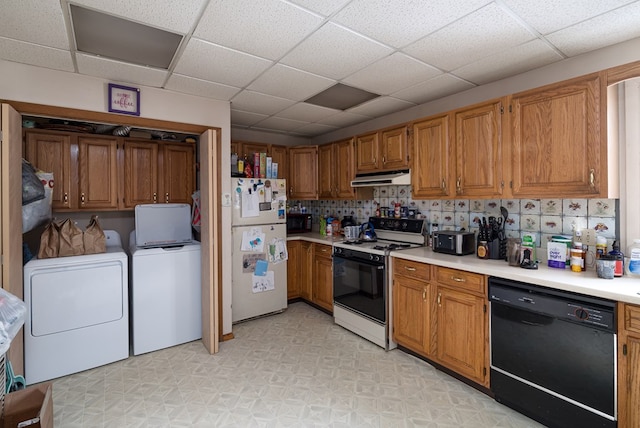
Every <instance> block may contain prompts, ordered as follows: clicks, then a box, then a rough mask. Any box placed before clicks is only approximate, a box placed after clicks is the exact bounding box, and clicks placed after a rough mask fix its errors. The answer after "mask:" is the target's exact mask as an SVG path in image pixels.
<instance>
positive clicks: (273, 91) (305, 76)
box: [247, 64, 337, 101]
mask: <svg viewBox="0 0 640 428" xmlns="http://www.w3.org/2000/svg"><path fill="white" fill-rule="evenodd" d="M335 83H337V82H336V81H335V80H332V79H327V78H324V77H320V76H316V75H315V74H311V73H307V72H306V71H301V70H296V69H295V68H291V67H287V66H285V65H280V64H278V65H276V66H274V67H271V68H270V69H269V70H267V71H266V72H264V73H263V74H262V75H261V76H260V77H258V78H257V79H256V80H255V81H254V82H253V83H251V85H249V86H248V87H247V89H251V90H254V91H257V92H262V93H265V94H269V95H274V96H277V97H282V98H288V99H290V100H294V101H304V100H306V99H307V98H309V97H311V96H312V95H315V94H317V93H318V92H321V91H324V90H325V89H327V88H328V87H330V86H333V85H334V84H335Z"/></svg>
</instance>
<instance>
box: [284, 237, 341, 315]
mask: <svg viewBox="0 0 640 428" xmlns="http://www.w3.org/2000/svg"><path fill="white" fill-rule="evenodd" d="M287 251H288V252H289V260H288V261H287V298H288V299H297V298H301V299H303V300H306V301H308V302H311V303H314V304H316V305H317V306H319V307H321V308H323V309H325V310H327V311H329V312H333V267H332V264H333V260H332V258H331V253H332V247H331V245H326V244H317V243H311V242H308V241H304V240H300V241H288V242H287Z"/></svg>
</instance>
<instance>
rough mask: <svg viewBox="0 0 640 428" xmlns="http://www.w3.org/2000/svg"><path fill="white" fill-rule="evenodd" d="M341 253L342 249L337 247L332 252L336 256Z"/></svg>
mask: <svg viewBox="0 0 640 428" xmlns="http://www.w3.org/2000/svg"><path fill="white" fill-rule="evenodd" d="M342 251H343V249H342V248H339V247H336V248H334V250H333V252H334V253H336V254H342Z"/></svg>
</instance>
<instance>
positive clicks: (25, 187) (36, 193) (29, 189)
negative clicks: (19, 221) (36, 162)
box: [22, 159, 44, 205]
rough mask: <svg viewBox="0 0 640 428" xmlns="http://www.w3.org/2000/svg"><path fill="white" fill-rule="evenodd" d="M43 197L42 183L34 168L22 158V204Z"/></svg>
mask: <svg viewBox="0 0 640 428" xmlns="http://www.w3.org/2000/svg"><path fill="white" fill-rule="evenodd" d="M40 199H44V184H42V181H40V179H39V178H38V176H37V175H36V169H35V168H34V167H33V165H31V164H30V163H29V162H28V161H27V160H26V159H22V205H27V204H30V203H31V202H35V201H39V200H40Z"/></svg>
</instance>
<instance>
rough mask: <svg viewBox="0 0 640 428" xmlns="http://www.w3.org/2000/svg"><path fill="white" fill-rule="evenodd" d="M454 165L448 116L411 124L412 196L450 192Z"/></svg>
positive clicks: (451, 193) (419, 196)
mask: <svg viewBox="0 0 640 428" xmlns="http://www.w3.org/2000/svg"><path fill="white" fill-rule="evenodd" d="M452 167H453V165H452V156H451V144H449V116H448V115H445V116H440V117H436V118H433V119H429V120H425V121H422V122H418V123H414V124H413V170H412V171H411V187H412V192H413V193H412V196H413V197H414V198H429V197H432V196H450V195H453V194H454V193H453V191H452V189H453V181H455V180H454V179H453V174H452V171H453V168H452Z"/></svg>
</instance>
